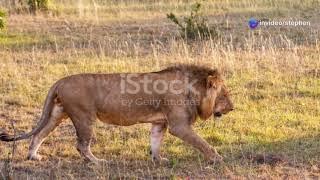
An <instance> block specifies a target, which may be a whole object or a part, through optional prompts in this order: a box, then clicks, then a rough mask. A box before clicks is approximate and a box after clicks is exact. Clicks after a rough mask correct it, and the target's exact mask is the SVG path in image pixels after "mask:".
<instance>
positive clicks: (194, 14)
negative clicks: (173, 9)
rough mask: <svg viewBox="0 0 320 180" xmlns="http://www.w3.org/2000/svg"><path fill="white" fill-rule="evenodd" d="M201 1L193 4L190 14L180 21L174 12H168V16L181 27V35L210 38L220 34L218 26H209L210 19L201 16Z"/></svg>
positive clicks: (188, 37)
mask: <svg viewBox="0 0 320 180" xmlns="http://www.w3.org/2000/svg"><path fill="white" fill-rule="evenodd" d="M200 7H201V4H200V3H196V4H194V5H192V7H191V12H190V16H187V17H184V18H183V21H182V22H181V21H179V20H178V18H177V17H176V15H174V14H173V13H170V14H167V18H168V19H170V20H171V21H172V22H174V23H175V24H176V25H178V26H179V28H180V35H181V36H182V37H183V38H185V39H197V38H200V39H209V38H210V37H211V38H215V37H217V36H218V32H217V30H216V28H214V27H209V25H208V22H207V21H208V20H207V19H205V18H203V17H202V16H200V13H199V11H200Z"/></svg>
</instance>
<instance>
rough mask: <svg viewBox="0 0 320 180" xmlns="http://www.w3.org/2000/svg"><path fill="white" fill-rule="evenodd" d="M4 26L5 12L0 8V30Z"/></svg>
mask: <svg viewBox="0 0 320 180" xmlns="http://www.w3.org/2000/svg"><path fill="white" fill-rule="evenodd" d="M5 27H6V13H5V12H4V11H3V10H1V9H0V30H1V29H4V28H5Z"/></svg>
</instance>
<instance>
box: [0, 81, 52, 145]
mask: <svg viewBox="0 0 320 180" xmlns="http://www.w3.org/2000/svg"><path fill="white" fill-rule="evenodd" d="M57 86H58V83H55V84H54V85H53V86H52V87H51V88H50V90H49V93H48V96H47V97H46V100H45V103H44V107H43V111H42V114H41V117H40V120H39V122H38V124H37V126H36V127H35V128H34V129H33V130H32V131H31V132H28V133H23V134H20V135H18V136H14V135H10V134H8V133H6V132H0V141H7V142H8V141H18V140H22V139H27V138H29V137H31V136H33V135H34V134H37V133H39V132H40V131H41V130H42V129H43V128H44V126H45V125H46V124H47V123H48V122H49V119H50V115H51V111H52V109H53V106H54V99H55V97H56V95H57V93H56V89H57Z"/></svg>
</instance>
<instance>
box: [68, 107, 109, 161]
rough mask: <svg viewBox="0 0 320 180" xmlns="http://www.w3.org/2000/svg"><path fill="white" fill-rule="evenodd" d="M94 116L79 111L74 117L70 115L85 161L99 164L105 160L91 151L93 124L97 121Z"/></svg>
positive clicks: (78, 146)
mask: <svg viewBox="0 0 320 180" xmlns="http://www.w3.org/2000/svg"><path fill="white" fill-rule="evenodd" d="M92 114H93V113H86V112H81V111H78V112H77V113H75V114H74V115H70V118H71V120H72V122H73V124H74V126H75V128H76V133H77V150H78V151H79V153H80V154H81V156H83V157H84V158H85V160H87V161H90V162H93V163H95V164H98V163H99V162H104V160H103V159H98V158H96V157H95V156H94V155H93V154H92V152H91V149H90V144H91V141H92V139H93V138H94V133H93V124H94V122H95V120H96V116H95V115H92Z"/></svg>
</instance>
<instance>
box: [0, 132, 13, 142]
mask: <svg viewBox="0 0 320 180" xmlns="http://www.w3.org/2000/svg"><path fill="white" fill-rule="evenodd" d="M13 140H14V138H13V137H12V136H10V135H9V134H8V133H6V132H2V133H0V141H6V142H8V141H13Z"/></svg>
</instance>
